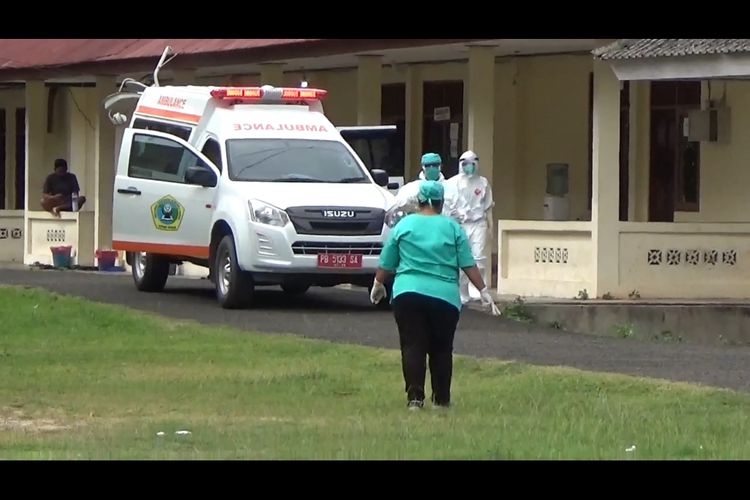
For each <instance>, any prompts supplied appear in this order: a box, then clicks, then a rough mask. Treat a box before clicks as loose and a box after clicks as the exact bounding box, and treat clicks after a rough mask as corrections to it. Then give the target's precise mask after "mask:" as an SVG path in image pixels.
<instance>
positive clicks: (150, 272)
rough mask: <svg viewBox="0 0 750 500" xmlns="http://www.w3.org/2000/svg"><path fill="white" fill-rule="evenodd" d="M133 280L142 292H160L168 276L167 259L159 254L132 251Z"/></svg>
mask: <svg viewBox="0 0 750 500" xmlns="http://www.w3.org/2000/svg"><path fill="white" fill-rule="evenodd" d="M131 262H132V266H131V267H132V269H133V281H134V282H135V287H136V288H137V289H138V290H140V291H142V292H161V291H162V290H164V285H165V284H166V283H167V278H169V260H168V259H167V258H166V257H164V256H161V255H154V254H152V253H146V252H134V253H133V255H132V259H131Z"/></svg>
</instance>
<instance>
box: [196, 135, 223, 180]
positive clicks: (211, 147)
mask: <svg viewBox="0 0 750 500" xmlns="http://www.w3.org/2000/svg"><path fill="white" fill-rule="evenodd" d="M201 153H203V154H204V155H205V156H206V158H208V159H209V160H211V161H212V162H213V164H214V165H216V168H218V169H219V172H221V171H222V170H224V166H223V165H222V164H221V147H219V143H218V142H217V141H216V140H214V139H208V140H207V141H206V143H205V144H204V145H203V149H202V150H201Z"/></svg>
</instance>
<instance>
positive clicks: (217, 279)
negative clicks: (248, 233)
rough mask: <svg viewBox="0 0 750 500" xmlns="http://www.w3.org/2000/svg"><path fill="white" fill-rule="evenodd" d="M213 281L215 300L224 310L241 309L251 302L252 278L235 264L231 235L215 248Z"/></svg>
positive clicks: (234, 251)
mask: <svg viewBox="0 0 750 500" xmlns="http://www.w3.org/2000/svg"><path fill="white" fill-rule="evenodd" d="M213 279H214V283H215V287H216V299H217V300H218V301H219V304H220V305H221V307H223V308H224V309H241V308H244V307H247V306H248V305H250V303H251V302H252V299H253V292H254V291H255V285H254V283H253V277H252V275H251V274H250V273H248V272H247V271H243V270H242V269H240V266H239V265H238V264H237V252H236V250H235V248H234V238H233V237H232V235H226V236H224V238H223V239H222V240H221V242H219V246H218V247H217V248H216V258H215V259H214V271H213Z"/></svg>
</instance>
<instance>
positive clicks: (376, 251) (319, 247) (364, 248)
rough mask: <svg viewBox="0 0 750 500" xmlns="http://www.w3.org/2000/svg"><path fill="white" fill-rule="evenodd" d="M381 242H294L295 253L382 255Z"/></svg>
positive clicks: (293, 249)
mask: <svg viewBox="0 0 750 500" xmlns="http://www.w3.org/2000/svg"><path fill="white" fill-rule="evenodd" d="M382 249H383V245H382V244H380V243H324V242H319V241H296V242H294V243H293V244H292V251H293V252H294V254H295V255H318V254H319V253H354V254H362V255H380V251H381V250H382Z"/></svg>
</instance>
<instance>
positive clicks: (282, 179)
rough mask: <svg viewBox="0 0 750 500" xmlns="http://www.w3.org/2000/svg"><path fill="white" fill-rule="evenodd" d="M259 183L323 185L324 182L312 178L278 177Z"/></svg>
mask: <svg viewBox="0 0 750 500" xmlns="http://www.w3.org/2000/svg"><path fill="white" fill-rule="evenodd" d="M259 182H319V183H324V182H325V181H322V180H320V179H314V178H312V177H280V178H278V179H271V180H268V181H265V180H264V181H259Z"/></svg>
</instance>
